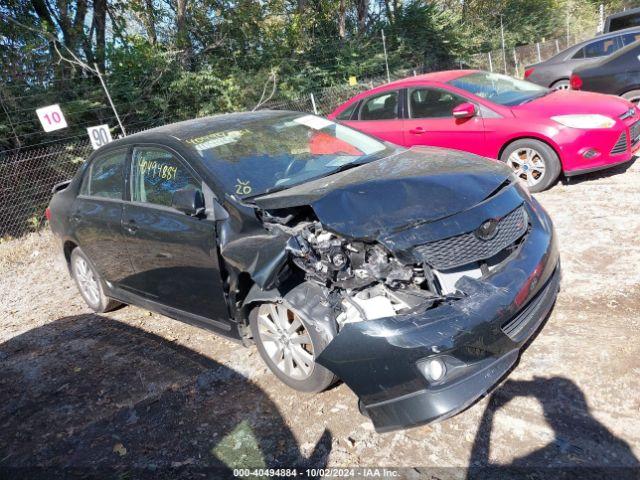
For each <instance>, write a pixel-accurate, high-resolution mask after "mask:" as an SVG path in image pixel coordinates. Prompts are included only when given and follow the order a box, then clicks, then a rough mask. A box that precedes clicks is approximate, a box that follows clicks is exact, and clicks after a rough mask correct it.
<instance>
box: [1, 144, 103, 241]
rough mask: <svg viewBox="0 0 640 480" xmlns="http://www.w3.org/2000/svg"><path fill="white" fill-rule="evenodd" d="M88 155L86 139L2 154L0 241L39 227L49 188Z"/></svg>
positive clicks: (66, 177)
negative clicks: (2, 238)
mask: <svg viewBox="0 0 640 480" xmlns="http://www.w3.org/2000/svg"><path fill="white" fill-rule="evenodd" d="M90 153H91V145H90V143H89V139H88V138H87V139H86V140H77V141H74V142H69V143H61V144H56V145H51V146H48V147H43V148H32V149H28V150H22V151H20V150H18V151H16V152H13V153H11V152H9V153H5V154H4V155H3V158H2V159H1V160H0V198H2V208H1V209H0V238H1V237H7V236H11V237H17V236H20V235H23V234H25V233H27V232H29V231H33V230H37V229H38V228H40V226H41V225H42V222H43V219H44V210H45V208H46V206H47V204H48V203H49V200H50V199H51V189H52V188H53V186H54V185H55V184H56V183H59V182H62V181H64V180H67V179H69V178H71V177H72V176H73V175H74V173H75V172H76V170H77V169H78V166H79V165H80V164H81V163H82V162H83V161H84V159H86V158H87V156H88V155H89V154H90Z"/></svg>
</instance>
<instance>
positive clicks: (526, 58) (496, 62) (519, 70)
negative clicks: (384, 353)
mask: <svg viewBox="0 0 640 480" xmlns="http://www.w3.org/2000/svg"><path fill="white" fill-rule="evenodd" d="M594 34H595V33H594V30H593V29H585V30H581V31H578V32H572V33H571V34H569V35H565V36H562V37H558V38H554V39H551V40H546V41H541V42H536V43H533V44H530V45H522V46H519V47H515V48H505V49H504V50H502V49H501V48H500V49H496V50H492V51H490V52H483V53H477V54H475V55H472V56H470V57H469V58H467V59H466V60H465V61H464V63H465V64H466V65H468V66H469V67H470V68H477V69H479V70H488V71H490V72H498V73H505V74H507V75H513V76H514V77H519V78H522V77H523V76H524V69H525V67H526V66H527V65H531V64H534V63H538V62H542V61H544V60H547V59H548V58H551V57H553V56H554V55H556V54H558V53H560V52H561V51H562V50H564V49H566V48H568V47H570V46H571V45H575V44H576V43H579V42H582V41H583V40H587V39H589V38H592V37H593V36H594Z"/></svg>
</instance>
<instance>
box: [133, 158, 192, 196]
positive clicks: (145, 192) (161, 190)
mask: <svg viewBox="0 0 640 480" xmlns="http://www.w3.org/2000/svg"><path fill="white" fill-rule="evenodd" d="M200 188H201V186H200V182H198V181H197V180H196V179H195V178H194V176H193V175H192V174H191V173H190V171H188V170H187V168H186V167H185V165H184V164H183V163H182V162H181V161H180V160H178V159H177V158H176V157H175V156H174V155H173V154H172V153H170V152H168V151H166V150H163V149H160V148H152V147H141V148H136V149H134V150H133V157H132V159H131V200H133V201H134V202H144V203H153V204H155V205H163V206H165V207H170V206H171V200H172V198H173V194H174V192H176V191H177V190H185V189H188V190H200Z"/></svg>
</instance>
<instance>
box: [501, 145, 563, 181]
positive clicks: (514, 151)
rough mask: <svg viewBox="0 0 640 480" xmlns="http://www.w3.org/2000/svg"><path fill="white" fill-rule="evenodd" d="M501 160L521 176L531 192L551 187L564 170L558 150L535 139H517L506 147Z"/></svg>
mask: <svg viewBox="0 0 640 480" xmlns="http://www.w3.org/2000/svg"><path fill="white" fill-rule="evenodd" d="M500 160H501V161H503V162H505V163H506V164H507V165H508V166H509V167H510V168H511V170H513V172H514V174H515V175H516V176H517V177H518V178H520V179H521V180H522V181H523V182H524V183H525V184H526V186H527V188H528V189H529V191H530V192H533V193H536V192H542V191H543V190H546V189H547V188H549V187H551V186H552V185H553V184H554V183H555V182H556V181H557V180H558V177H559V176H560V172H561V170H562V168H561V166H560V159H559V158H558V155H557V154H556V152H555V151H554V150H553V148H551V147H550V146H549V145H547V144H546V143H544V142H541V141H540V140H534V139H532V138H531V139H529V138H526V139H523V140H516V141H515V142H513V143H510V144H509V145H508V146H507V148H505V149H504V151H503V152H502V155H500Z"/></svg>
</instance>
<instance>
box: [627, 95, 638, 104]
mask: <svg viewBox="0 0 640 480" xmlns="http://www.w3.org/2000/svg"><path fill="white" fill-rule="evenodd" d="M627 100H629V101H630V102H631V103H633V104H634V105H638V104H639V103H640V95H633V96H631V97H628V98H627Z"/></svg>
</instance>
